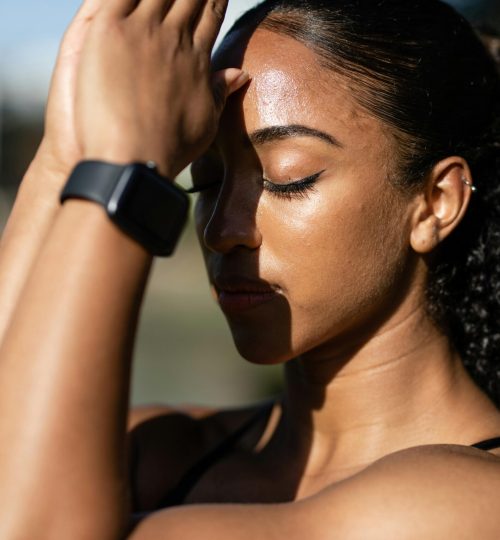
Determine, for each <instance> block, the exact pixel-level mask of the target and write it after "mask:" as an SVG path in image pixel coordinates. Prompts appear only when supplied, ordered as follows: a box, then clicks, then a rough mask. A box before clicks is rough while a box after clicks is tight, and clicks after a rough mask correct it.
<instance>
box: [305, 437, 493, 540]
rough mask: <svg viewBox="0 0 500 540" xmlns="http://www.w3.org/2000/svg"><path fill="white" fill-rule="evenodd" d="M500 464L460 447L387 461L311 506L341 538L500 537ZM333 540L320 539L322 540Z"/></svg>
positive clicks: (425, 449) (410, 452) (415, 451)
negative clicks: (329, 518)
mask: <svg viewBox="0 0 500 540" xmlns="http://www.w3.org/2000/svg"><path fill="white" fill-rule="evenodd" d="M499 492H500V458H499V457H497V456H494V455H492V454H488V453H486V452H483V451H480V450H476V449H473V448H468V447H464V446H455V445H432V446H431V445H429V446H420V447H415V448H410V449H407V450H403V451H400V452H396V453H394V454H390V455H388V456H385V457H384V458H382V459H380V460H378V461H377V462H375V463H374V464H372V465H371V466H369V467H367V468H366V469H365V470H363V471H362V472H360V473H358V474H357V475H355V476H353V477H351V478H349V479H348V480H346V481H344V482H341V483H339V484H337V485H335V486H332V487H330V488H328V489H326V490H325V491H323V492H322V493H320V494H318V495H316V496H315V497H312V498H311V499H310V500H309V501H306V502H305V503H306V505H310V507H311V508H313V507H316V517H317V519H320V520H327V519H328V516H329V515H330V510H331V508H332V507H333V508H335V512H334V515H335V517H334V519H333V521H332V522H331V525H332V527H334V528H335V529H336V530H337V531H338V534H339V535H340V537H341V538H346V539H351V538H352V539H357V538H366V539H367V540H368V539H373V540H379V539H387V538H398V539H402V540H413V539H417V538H418V539H421V538H432V539H434V538H435V539H443V540H444V539H448V538H454V539H462V538H463V539H470V538H482V539H484V540H489V539H491V540H494V539H496V538H499V537H500V499H499V497H498V493H499ZM327 538H330V537H329V536H328V534H326V533H325V534H318V539H321V540H323V539H327Z"/></svg>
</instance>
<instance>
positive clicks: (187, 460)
mask: <svg viewBox="0 0 500 540" xmlns="http://www.w3.org/2000/svg"><path fill="white" fill-rule="evenodd" d="M211 412H212V411H209V410H208V409H203V410H202V409H196V408H193V409H191V408H185V409H175V408H173V407H166V406H149V407H139V408H136V409H134V410H133V411H131V413H130V415H129V430H130V431H129V435H128V445H129V482H130V486H131V494H132V506H133V511H134V512H142V511H152V510H154V509H155V508H157V504H158V503H159V501H160V500H161V499H162V498H163V497H164V496H165V495H166V494H167V493H168V492H169V491H170V490H171V489H173V488H174V487H175V486H176V485H177V483H178V482H179V480H180V479H181V477H182V475H183V474H184V472H185V471H186V470H187V469H188V468H189V467H190V466H192V465H193V463H195V462H196V461H197V460H198V459H199V458H200V457H201V455H203V452H204V451H205V448H206V446H207V443H208V440H209V437H208V434H207V429H206V426H205V424H204V423H203V422H200V419H201V418H202V417H203V416H207V415H209V414H210V413H211Z"/></svg>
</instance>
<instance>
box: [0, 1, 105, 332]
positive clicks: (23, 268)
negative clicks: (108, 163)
mask: <svg viewBox="0 0 500 540" xmlns="http://www.w3.org/2000/svg"><path fill="white" fill-rule="evenodd" d="M98 5H99V2H98V1H96V0H87V1H86V2H85V3H84V4H83V5H82V7H81V9H80V10H79V11H78V13H77V14H76V16H75V18H74V20H73V22H72V23H71V25H70V26H69V28H68V30H67V31H66V34H65V36H64V39H63V41H62V43H61V47H60V50H59V55H58V59H57V64H56V67H55V70H54V74H53V76H52V83H51V90H50V95H49V101H48V103H47V108H46V115H45V130H44V136H43V139H42V142H41V144H40V147H39V149H38V151H37V153H36V156H35V157H34V159H33V161H32V163H31V165H30V167H29V169H28V171H27V172H26V174H25V176H24V178H23V181H22V182H21V186H20V188H19V191H18V194H17V197H16V201H15V204H14V208H13V210H12V212H11V215H10V217H9V220H8V223H7V226H6V228H5V230H4V232H3V235H2V238H1V240H0V343H1V342H2V339H3V336H4V334H5V331H6V329H7V327H8V325H9V323H10V320H11V317H12V314H13V312H14V309H15V306H16V304H17V301H18V299H19V296H20V294H21V291H22V289H23V287H24V284H25V282H26V279H27V277H28V275H29V273H30V271H31V269H32V265H33V263H34V261H35V259H36V257H37V254H38V252H39V250H40V247H41V246H42V244H43V242H44V241H45V239H46V237H47V234H48V231H49V230H50V227H51V226H52V224H53V222H54V218H55V215H56V213H57V210H58V208H59V193H60V192H61V189H62V187H63V185H64V183H65V181H66V179H67V177H68V175H69V173H70V171H71V169H72V168H73V166H74V165H75V163H76V162H77V161H78V160H80V159H81V157H82V153H81V149H80V146H79V143H78V141H77V139H76V133H75V126H74V100H75V91H76V86H75V85H76V71H77V68H78V64H79V58H80V53H81V49H82V47H83V42H84V39H85V35H86V33H87V29H88V27H89V24H90V21H91V20H92V18H93V16H94V15H95V12H96V10H97V7H98Z"/></svg>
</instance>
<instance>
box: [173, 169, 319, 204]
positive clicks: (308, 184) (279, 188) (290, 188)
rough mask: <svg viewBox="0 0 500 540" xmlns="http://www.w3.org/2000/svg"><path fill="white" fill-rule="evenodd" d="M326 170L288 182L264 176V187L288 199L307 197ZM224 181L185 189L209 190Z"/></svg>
mask: <svg viewBox="0 0 500 540" xmlns="http://www.w3.org/2000/svg"><path fill="white" fill-rule="evenodd" d="M323 172H325V171H324V170H322V171H319V172H317V173H314V174H311V175H310V176H306V177H305V178H301V179H300V180H294V181H293V182H288V183H286V184H280V183H277V182H272V181H271V180H268V179H267V178H263V180H262V187H263V188H264V190H265V191H268V192H270V193H273V194H274V195H276V196H277V197H282V198H286V199H291V198H293V197H305V196H307V193H308V192H309V191H313V190H314V184H315V183H316V180H317V179H318V178H319V177H320V176H321V174H322V173H323ZM221 183H222V181H221V180H214V181H213V182H207V183H206V184H201V185H198V186H193V187H191V188H189V189H186V190H184V191H185V192H186V193H192V194H193V193H201V192H203V191H207V190H209V189H211V188H213V187H216V186H220V184H221Z"/></svg>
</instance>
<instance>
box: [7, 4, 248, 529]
mask: <svg viewBox="0 0 500 540" xmlns="http://www.w3.org/2000/svg"><path fill="white" fill-rule="evenodd" d="M91 4H92V8H93V18H92V20H91V21H90V22H88V29H87V33H86V39H85V43H84V47H83V50H82V53H81V61H80V62H79V65H78V72H77V79H76V88H77V91H76V97H75V101H74V106H73V110H74V111H75V122H74V126H75V134H76V136H75V140H76V141H77V143H78V147H79V148H80V150H81V155H82V157H83V158H84V159H85V158H87V159H90V158H93V159H95V158H97V159H102V160H107V161H110V162H114V163H127V162H131V161H143V162H144V161H148V160H154V161H155V162H156V163H157V164H158V167H159V170H160V171H161V172H162V173H163V174H164V175H166V176H169V177H171V178H172V177H174V176H175V175H176V174H177V173H178V172H179V171H180V170H181V169H182V168H183V167H185V166H186V165H187V164H188V163H189V161H191V160H192V159H193V158H194V157H195V156H196V155H197V153H198V152H202V151H204V149H205V148H206V147H207V145H208V144H209V143H210V142H211V140H212V138H213V136H214V135H215V132H216V129H217V123H218V119H219V115H220V113H221V110H222V106H223V103H224V100H225V97H226V96H227V95H228V94H229V93H230V92H231V91H234V90H236V89H237V88H239V87H240V86H241V85H242V84H244V82H245V80H246V79H245V77H244V76H243V77H240V75H241V72H240V71H239V70H236V69H235V70H228V71H225V72H223V73H220V74H218V76H217V77H216V78H215V79H213V78H212V76H211V73H210V50H211V47H212V45H213V42H214V40H215V37H216V33H217V30H218V28H219V27H220V24H221V21H222V14H223V10H224V7H225V2H223V1H220V2H217V1H216V2H207V1H201V0H177V1H175V2H169V1H167V0H165V1H161V2H160V1H155V0H143V1H142V2H140V3H138V4H137V2H135V1H133V0H102V2H89V3H88V4H87V5H88V6H90V5H91ZM86 24H87V23H86ZM40 174H41V173H40ZM44 174H48V172H47V171H44ZM45 180H47V181H48V182H49V181H50V178H49V179H47V178H45V177H40V178H37V181H40V182H44V181H45ZM49 214H51V218H50V220H52V224H51V225H47V227H46V234H45V235H44V240H43V243H42V240H41V238H40V240H39V243H42V245H41V246H40V247H39V249H35V250H34V251H37V255H36V257H35V256H34V253H33V259H36V260H34V262H33V264H32V265H27V266H30V270H29V275H28V276H27V279H26V283H25V284H24V287H22V293H20V296H19V299H18V301H17V303H16V307H15V309H14V310H13V314H12V317H11V318H10V323H9V326H8V329H7V331H6V333H5V337H4V339H3V343H2V346H1V349H0V441H1V448H2V459H1V460H0V478H1V481H0V509H1V510H0V511H1V519H0V537H1V538H3V539H6V540H8V539H11V538H12V539H13V538H16V539H18V538H26V539H28V538H29V539H32V538H38V539H43V538H51V539H59V538H61V539H63V538H64V539H66V538H89V539H90V538H92V539H107V538H118V537H119V536H120V534H121V533H122V532H123V529H124V527H125V523H126V521H127V512H128V510H127V486H126V472H125V468H124V461H125V444H124V437H125V416H126V409H127V404H128V403H127V401H128V387H129V372H130V358H131V350H132V345H133V339H134V334H135V326H136V321H137V316H138V313H139V308H140V303H141V299H142V294H143V291H144V288H145V283H146V281H147V276H148V272H149V268H150V264H151V256H150V255H149V254H148V253H147V252H146V251H145V250H144V249H143V248H142V247H141V246H139V245H138V244H137V243H135V241H133V240H131V239H130V238H129V237H128V236H126V235H125V234H123V233H122V232H120V231H119V230H118V229H117V228H116V227H115V226H114V225H113V224H112V223H111V222H110V221H109V219H108V218H107V216H106V215H105V213H104V212H103V210H102V209H101V208H100V207H98V206H97V205H95V204H94V203H90V202H81V201H68V202H67V203H65V204H64V206H62V207H61V208H56V207H54V208H53V209H51V210H50V212H48V213H47V216H48V215H49ZM45 220H46V222H47V223H48V221H49V219H48V218H44V221H45ZM11 230H12V229H11ZM12 234H13V233H12ZM22 237H23V235H19V236H18V237H17V240H16V242H19V243H20V244H22ZM9 251H10V249H9V250H7V249H6V250H5V254H4V263H5V264H6V265H7V266H8V265H9ZM6 273H7V274H8V273H9V269H7V270H6Z"/></svg>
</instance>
